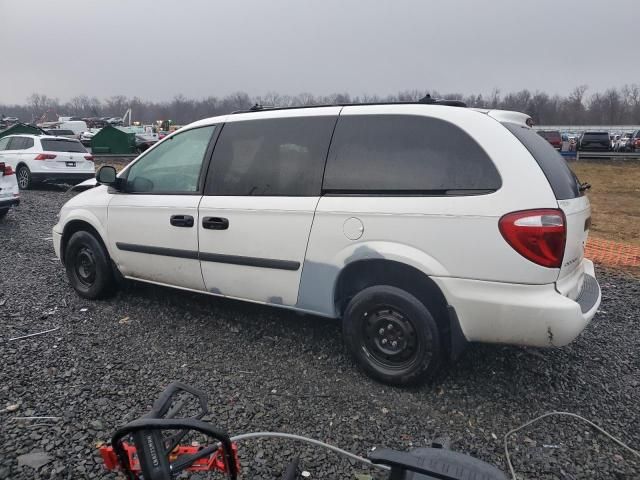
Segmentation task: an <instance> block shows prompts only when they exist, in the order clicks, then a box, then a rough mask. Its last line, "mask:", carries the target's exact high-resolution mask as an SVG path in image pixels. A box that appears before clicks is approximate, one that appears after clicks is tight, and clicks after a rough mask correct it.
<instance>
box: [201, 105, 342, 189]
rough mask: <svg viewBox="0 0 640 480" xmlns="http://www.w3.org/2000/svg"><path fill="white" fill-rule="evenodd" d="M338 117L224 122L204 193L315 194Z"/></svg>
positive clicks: (320, 181)
mask: <svg viewBox="0 0 640 480" xmlns="http://www.w3.org/2000/svg"><path fill="white" fill-rule="evenodd" d="M335 122H336V116H313V117H295V118H269V119H258V120H246V121H238V122H229V123H226V124H225V125H224V127H223V128H222V131H221V132H220V137H219V138H218V141H217V142H216V148H215V150H214V152H213V162H212V166H211V168H210V169H209V178H208V179H207V187H206V191H205V194H206V195H229V196H249V195H260V196H317V195H320V191H321V186H322V172H323V170H324V164H325V160H326V158H327V151H328V150H329V142H330V141H331V133H332V132H333V127H334V126H335Z"/></svg>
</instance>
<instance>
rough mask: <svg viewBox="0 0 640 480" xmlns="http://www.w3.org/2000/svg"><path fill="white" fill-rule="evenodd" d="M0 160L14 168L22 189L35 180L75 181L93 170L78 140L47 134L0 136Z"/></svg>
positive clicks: (92, 175)
mask: <svg viewBox="0 0 640 480" xmlns="http://www.w3.org/2000/svg"><path fill="white" fill-rule="evenodd" d="M0 162H4V163H6V164H7V165H11V167H12V168H13V169H14V170H15V172H16V175H17V177H18V186H19V187H20V188H21V189H22V190H26V189H28V188H31V187H32V186H33V184H34V183H38V182H57V183H79V182H81V181H83V180H86V179H88V178H93V177H94V176H95V172H96V167H95V165H94V163H93V156H91V154H89V153H88V152H87V149H86V148H84V146H83V145H82V144H81V143H80V142H79V141H78V140H75V139H70V138H66V137H55V136H50V135H41V136H38V135H8V136H6V137H2V138H0Z"/></svg>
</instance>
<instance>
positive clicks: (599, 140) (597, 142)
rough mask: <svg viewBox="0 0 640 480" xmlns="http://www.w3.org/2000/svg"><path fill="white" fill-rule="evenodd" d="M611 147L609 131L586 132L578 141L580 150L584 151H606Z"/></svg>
mask: <svg viewBox="0 0 640 480" xmlns="http://www.w3.org/2000/svg"><path fill="white" fill-rule="evenodd" d="M610 149H611V143H610V140H609V132H584V133H583V134H582V136H581V137H580V140H579V141H578V150H579V151H583V152H593V151H605V152H608V151H609V150H610Z"/></svg>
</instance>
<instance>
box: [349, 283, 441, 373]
mask: <svg viewBox="0 0 640 480" xmlns="http://www.w3.org/2000/svg"><path fill="white" fill-rule="evenodd" d="M342 322H343V324H342V328H343V333H344V338H345V343H346V344H347V347H348V348H349V350H350V351H351V353H352V355H353V356H354V358H355V360H356V361H357V363H358V365H359V366H360V368H362V370H364V372H365V373H366V374H367V375H369V376H370V377H372V378H374V379H375V380H378V381H380V382H383V383H387V384H391V385H412V384H418V383H421V382H424V381H426V380H428V379H429V378H431V377H433V375H434V374H435V373H436V372H437V370H438V368H439V366H440V363H441V359H442V346H441V337H440V332H439V330H438V326H437V324H436V322H435V320H434V318H433V316H432V315H431V313H430V312H429V310H428V309H427V308H426V307H425V306H424V304H423V303H422V302H420V301H419V300H418V299H417V298H416V297H414V296H413V295H411V294H410V293H407V292H406V291H404V290H401V289H399V288H396V287H391V286H387V285H379V286H373V287H369V288H366V289H364V290H362V291H361V292H359V293H358V294H357V295H356V296H355V297H353V298H352V299H351V301H350V302H349V304H348V305H347V308H346V310H345V312H344V315H343V319H342Z"/></svg>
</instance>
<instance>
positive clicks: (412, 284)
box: [53, 102, 600, 384]
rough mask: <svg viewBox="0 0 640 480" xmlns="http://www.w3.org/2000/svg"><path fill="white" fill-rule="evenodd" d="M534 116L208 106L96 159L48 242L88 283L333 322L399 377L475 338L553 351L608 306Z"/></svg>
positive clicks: (423, 374) (94, 291)
mask: <svg viewBox="0 0 640 480" xmlns="http://www.w3.org/2000/svg"><path fill="white" fill-rule="evenodd" d="M527 120H528V117H527V116H526V115H524V114H520V113H517V112H505V111H495V110H477V109H469V108H463V107H460V106H448V105H444V104H438V102H433V103H432V104H419V103H418V104H379V105H372V104H370V105H344V106H322V107H311V108H289V109H262V110H258V111H249V112H240V113H235V114H230V115H226V116H219V117H214V118H209V119H206V120H201V121H198V122H195V123H192V124H191V125H188V126H186V127H184V128H182V129H180V130H179V131H177V132H175V133H173V134H171V135H170V136H168V137H166V138H165V139H164V140H162V141H161V142H159V143H158V144H156V145H155V146H154V147H152V148H150V149H149V150H148V151H146V152H145V153H144V154H142V155H141V156H139V157H138V158H137V159H136V160H135V161H134V162H132V163H131V164H130V165H129V166H128V167H127V168H126V169H124V170H123V171H122V172H120V174H119V175H117V176H116V172H115V170H114V169H113V168H112V167H102V169H101V170H100V171H99V172H98V175H97V182H98V184H99V186H97V187H96V188H93V189H91V190H88V191H86V192H84V193H81V194H79V195H77V196H76V197H74V198H73V199H71V200H70V201H69V202H67V203H66V204H65V205H64V206H63V207H62V209H61V211H60V217H59V221H58V223H57V225H55V226H54V228H53V237H54V245H55V250H56V254H57V255H58V256H59V258H60V259H61V261H62V262H63V264H64V265H65V267H66V271H67V275H68V277H69V280H70V283H71V285H72V286H73V288H74V289H75V290H76V291H77V292H78V294H79V295H81V296H83V297H85V298H90V299H91V298H97V297H101V296H104V295H107V294H108V293H109V292H111V291H112V289H113V288H114V286H115V285H116V279H117V278H121V277H125V278H127V279H133V280H139V281H144V282H149V283H154V284H158V285H164V286H170V287H175V288H180V289H184V290H190V291H195V292H202V293H206V294H211V295H217V296H223V297H230V298H236V299H242V300H246V301H251V302H258V303H263V304H268V305H274V306H278V307H284V308H289V309H295V310H298V311H301V312H308V313H311V314H316V315H323V316H327V317H333V318H340V319H342V324H343V330H344V338H345V341H346V344H347V345H348V347H349V349H350V351H351V352H352V354H353V356H354V357H355V360H356V362H357V363H358V364H359V365H360V367H361V368H362V369H363V370H364V371H365V372H366V373H368V374H369V375H371V376H372V377H374V378H376V379H378V380H380V381H383V382H387V383H392V384H408V383H416V382H419V381H422V380H424V379H426V378H428V377H430V376H432V375H433V374H434V373H435V372H436V371H437V369H438V368H439V366H440V365H441V362H442V360H444V359H446V358H455V357H456V356H457V355H458V354H459V353H460V351H461V350H462V348H463V347H464V345H465V344H466V343H467V342H495V343H509V344H519V345H532V346H539V347H543V346H563V345H566V344H567V343H569V342H571V341H572V340H573V339H574V338H575V337H576V336H577V335H578V334H579V333H580V332H581V331H582V330H583V329H584V328H585V326H586V325H587V323H588V322H589V321H590V320H591V318H592V317H593V316H594V315H595V312H596V310H597V308H598V305H599V304H600V288H599V285H598V282H597V281H596V279H595V274H594V267H593V263H592V262H590V261H589V260H587V259H585V258H584V246H585V242H586V239H587V234H588V230H589V225H590V206H589V201H588V199H587V197H586V196H584V189H585V188H584V187H583V186H582V185H581V184H580V183H579V182H578V180H577V178H576V177H575V175H574V174H573V173H572V172H571V170H570V169H569V168H568V166H567V164H566V163H565V162H564V160H563V159H562V158H561V157H560V155H559V154H558V153H557V152H556V151H555V150H554V149H553V147H552V146H551V145H549V143H548V142H547V141H546V140H545V139H543V138H541V137H540V136H539V135H538V134H536V132H535V131H534V130H532V129H531V128H529V127H528V126H527V123H528V122H527Z"/></svg>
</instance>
